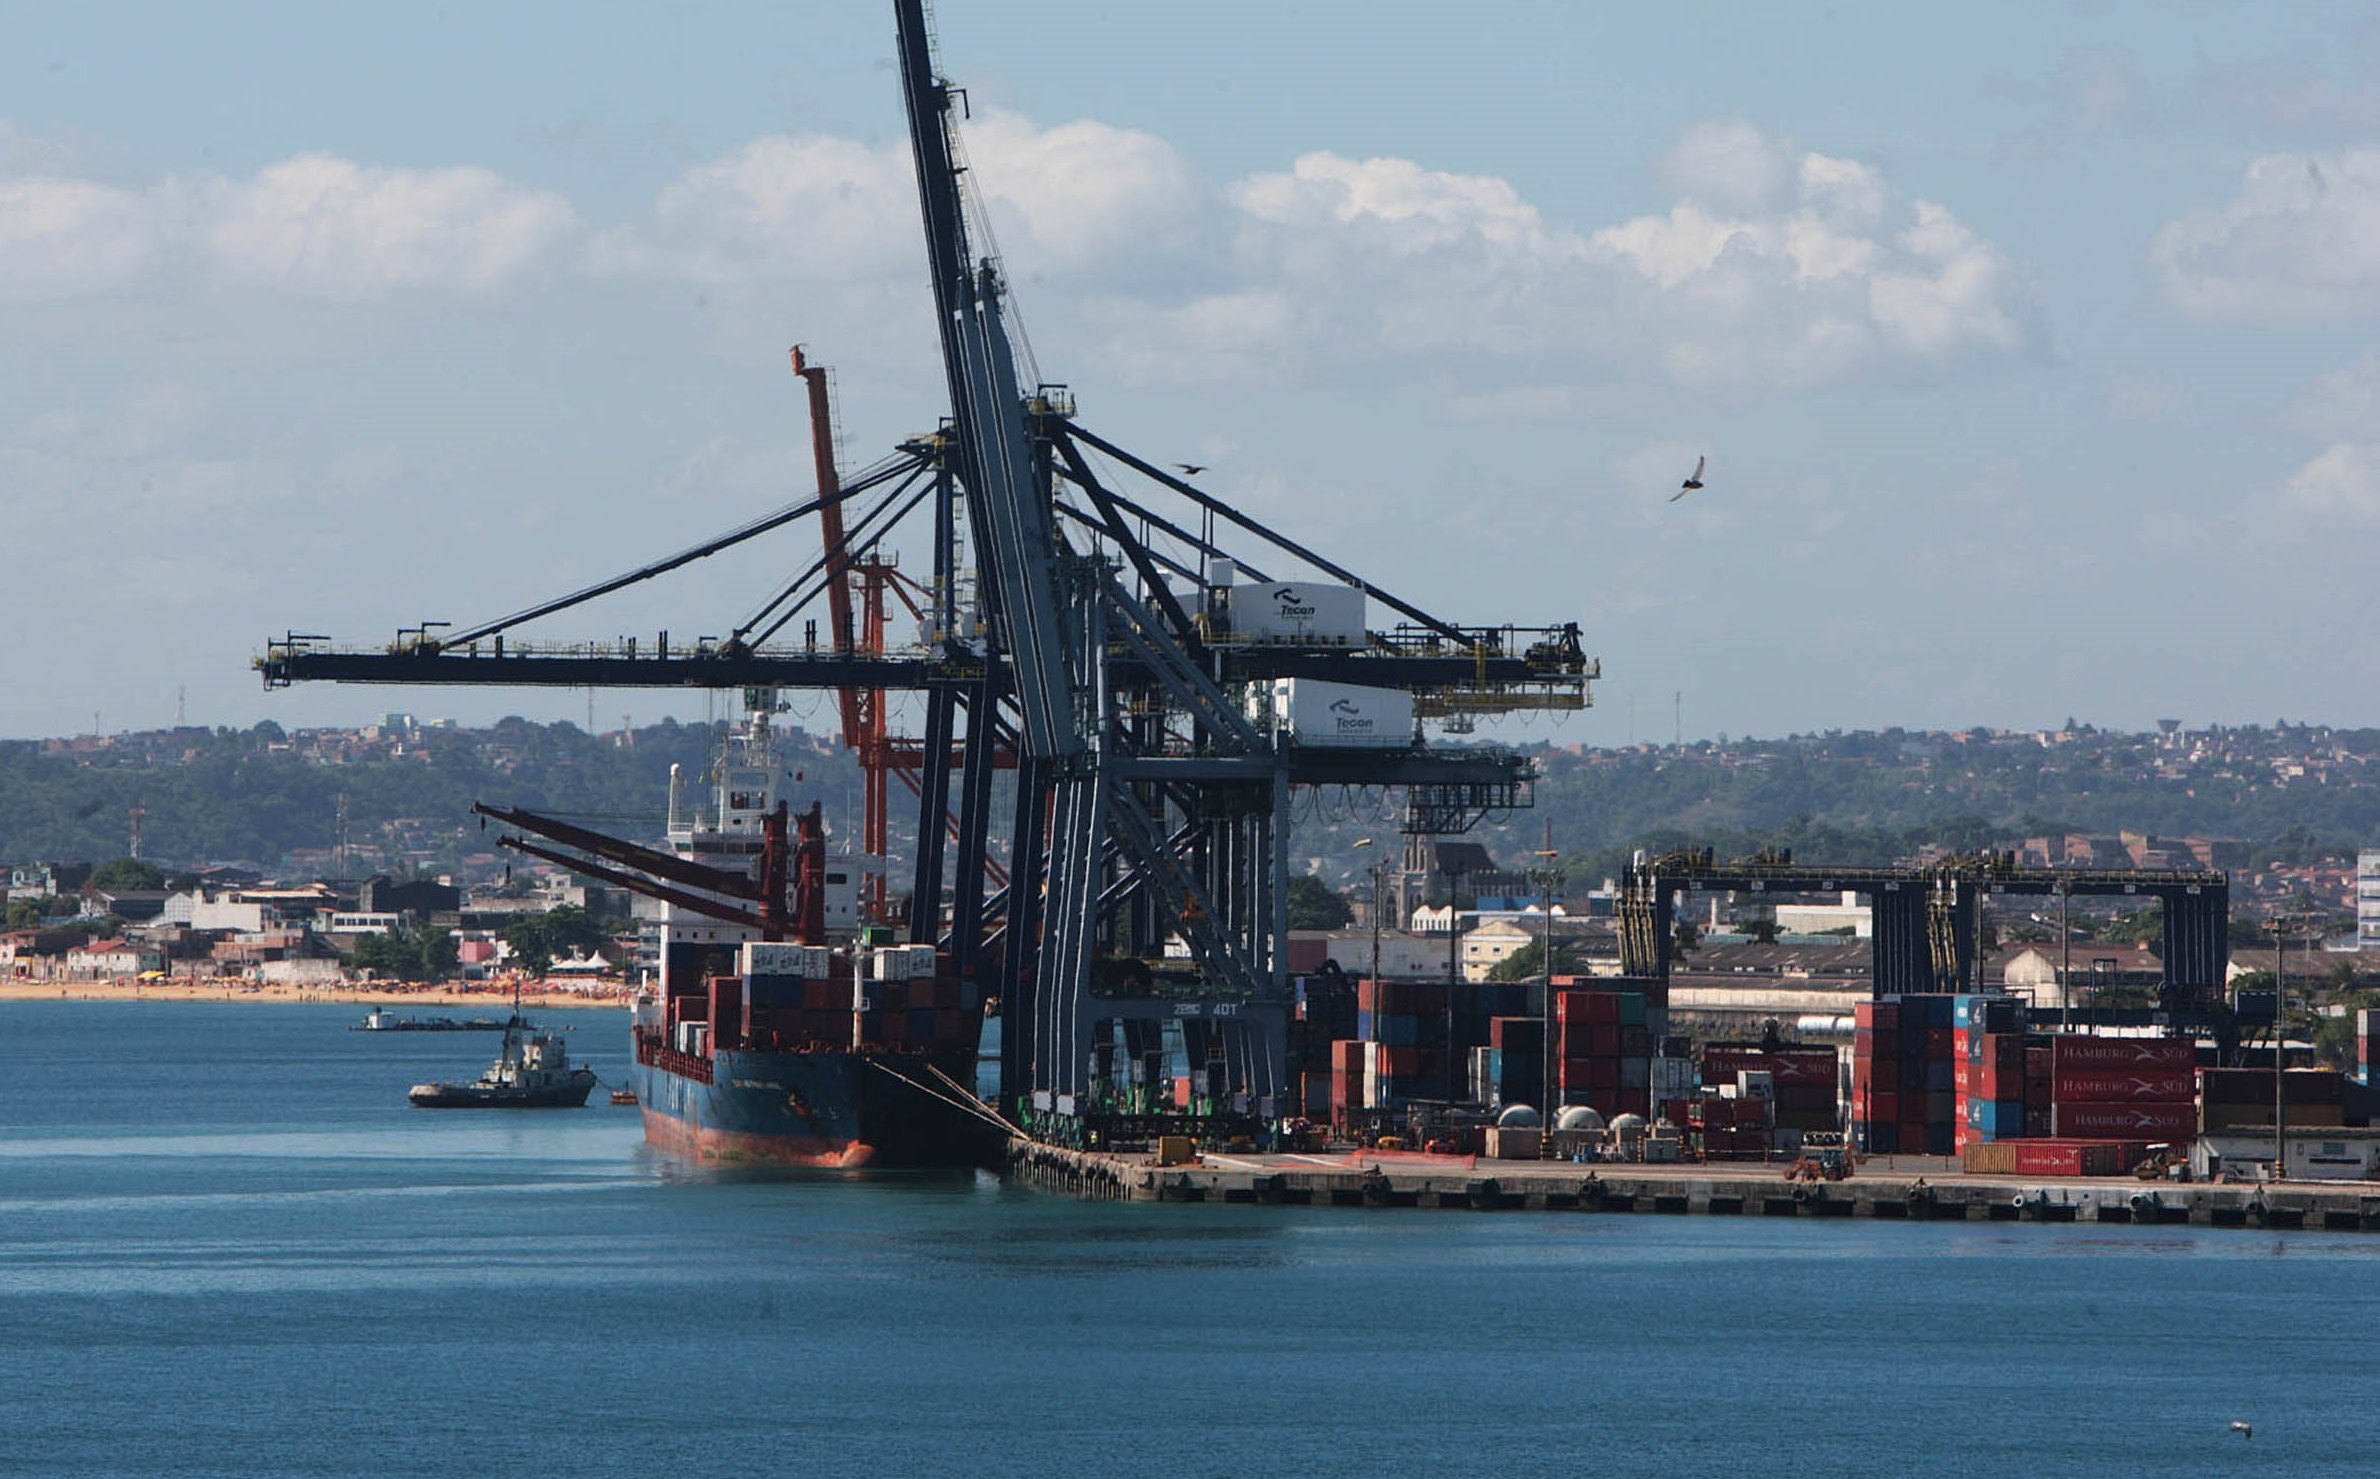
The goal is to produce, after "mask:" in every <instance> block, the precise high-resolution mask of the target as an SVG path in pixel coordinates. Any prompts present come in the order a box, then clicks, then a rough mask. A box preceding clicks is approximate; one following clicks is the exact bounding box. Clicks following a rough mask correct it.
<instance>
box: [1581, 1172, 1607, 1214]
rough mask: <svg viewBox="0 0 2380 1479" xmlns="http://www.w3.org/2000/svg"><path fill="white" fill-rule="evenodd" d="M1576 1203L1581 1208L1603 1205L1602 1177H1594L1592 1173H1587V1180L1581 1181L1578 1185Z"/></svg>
mask: <svg viewBox="0 0 2380 1479" xmlns="http://www.w3.org/2000/svg"><path fill="white" fill-rule="evenodd" d="M1578 1203H1579V1205H1580V1206H1582V1207H1600V1206H1602V1205H1603V1178H1602V1177H1600V1176H1598V1175H1596V1174H1595V1173H1594V1172H1592V1171H1589V1172H1588V1173H1587V1179H1586V1180H1584V1181H1581V1182H1580V1183H1579V1184H1578Z"/></svg>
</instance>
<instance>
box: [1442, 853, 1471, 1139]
mask: <svg viewBox="0 0 2380 1479" xmlns="http://www.w3.org/2000/svg"><path fill="white" fill-rule="evenodd" d="M1442 866H1445V872H1446V1102H1447V1103H1448V1104H1450V1105H1451V1104H1453V1103H1454V1102H1455V1099H1454V994H1455V992H1456V991H1457V990H1458V989H1460V987H1461V985H1462V980H1463V968H1462V955H1463V944H1462V941H1463V932H1462V923H1463V913H1462V903H1463V875H1464V874H1466V873H1468V872H1469V871H1470V870H1469V869H1468V868H1465V867H1463V866H1462V865H1461V864H1459V863H1458V864H1452V865H1442Z"/></svg>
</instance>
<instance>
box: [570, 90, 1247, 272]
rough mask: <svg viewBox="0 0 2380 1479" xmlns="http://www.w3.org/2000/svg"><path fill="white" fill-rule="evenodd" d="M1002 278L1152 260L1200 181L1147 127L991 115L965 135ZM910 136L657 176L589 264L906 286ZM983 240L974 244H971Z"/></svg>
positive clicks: (751, 153)
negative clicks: (651, 191) (645, 210)
mask: <svg viewBox="0 0 2380 1479" xmlns="http://www.w3.org/2000/svg"><path fill="white" fill-rule="evenodd" d="M966 146H967V150H968V159H969V163H970V165H971V170H970V178H971V180H972V181H973V183H974V186H975V188H976V189H977V190H980V191H981V192H983V199H984V203H985V205H986V208H987V209H988V210H989V211H990V213H991V216H992V230H993V233H994V235H995V236H996V237H997V238H998V241H999V246H1000V248H1001V252H1002V254H1003V257H1004V258H1005V259H1006V261H1007V264H1008V267H1009V269H1010V271H1011V273H1012V274H1014V275H1018V276H1023V275H1026V274H1030V273H1034V272H1040V271H1063V272H1069V273H1073V272H1084V271H1091V272H1096V271H1099V270H1103V269H1109V268H1113V267H1115V266H1118V265H1119V264H1129V263H1133V262H1140V261H1146V260H1148V259H1150V258H1152V257H1155V256H1162V255H1164V253H1163V252H1162V251H1161V250H1157V251H1153V250H1152V248H1153V247H1156V248H1162V247H1163V246H1164V244H1166V243H1168V242H1178V241H1179V240H1180V239H1181V237H1182V236H1183V235H1184V234H1185V233H1187V232H1190V231H1192V230H1194V229H1195V228H1196V227H1197V226H1198V224H1199V221H1200V217H1201V208H1202V206H1205V205H1207V204H1209V202H1210V197H1209V193H1208V192H1207V191H1206V189H1205V187H1203V186H1202V185H1201V184H1200V183H1199V181H1198V179H1197V176H1196V174H1195V172H1193V171H1192V170H1191V168H1190V167H1189V165H1188V163H1187V162H1186V161H1184V160H1183V159H1182V157H1181V155H1180V154H1179V153H1177V152H1176V151H1175V150H1174V148H1173V147H1172V146H1171V145H1170V144H1167V143H1165V142H1164V141H1163V140H1161V139H1158V138H1156V137H1155V136H1154V135H1151V134H1145V133H1140V132H1137V131H1135V130H1132V129H1122V128H1113V127H1110V126H1109V125H1107V124H1104V123H1094V122H1090V121H1088V120H1085V121H1079V122H1075V123H1067V124H1060V125H1058V126H1056V127H1054V128H1041V127H1038V126H1036V125H1035V124H1033V123H1032V122H1030V121H1029V120H1027V119H1024V118H1022V117H1020V116H1018V115H1016V114H1014V113H1005V112H996V111H995V112H987V113H985V114H982V115H980V116H979V117H978V118H977V119H976V120H975V122H974V123H972V124H971V125H970V126H969V127H968V129H967V132H966ZM914 180H915V177H914V174H913V173H912V166H911V163H910V158H909V149H908V146H907V144H905V143H899V142H895V143H889V144H881V145H876V144H863V143H859V142H857V141H854V140H850V139H840V138H834V137H831V136H827V135H822V134H803V135H794V136H789V135H770V136H768V137H765V138H759V139H754V140H753V141H751V142H750V143H747V144H744V145H742V146H740V147H738V148H736V149H734V150H731V151H730V152H728V153H727V154H724V155H722V156H720V157H719V158H717V159H714V160H711V161H708V162H707V163H704V164H700V165H696V166H695V167H693V168H692V169H689V170H687V171H685V172H684V173H683V174H681V175H680V176H679V177H678V178H677V179H675V180H673V181H671V182H670V183H669V184H668V185H666V186H664V187H663V188H662V190H661V191H660V193H659V194H658V195H657V196H656V197H655V198H654V202H653V209H652V212H651V215H650V217H649V218H648V219H647V220H645V221H642V222H639V223H636V224H634V225H630V226H622V227H619V228H615V229H613V230H610V231H606V232H604V233H602V234H601V235H600V236H598V237H597V238H596V239H595V240H594V242H592V243H591V244H590V247H589V250H588V264H589V266H590V268H591V270H593V271H595V272H598V273H600V274H608V275H624V276H657V277H670V278H679V279H684V280H687V281H691V282H696V283H704V284H710V285H720V286H725V285H732V284H750V283H763V282H771V281H783V280H787V279H794V280H804V279H813V278H824V279H848V278H868V279H880V278H884V277H888V276H889V277H896V278H898V279H899V280H900V281H901V282H903V283H904V284H906V283H908V282H910V281H911V280H913V279H915V278H917V276H918V273H919V272H920V271H921V270H922V268H921V262H922V255H923V249H922V248H921V247H920V246H919V245H918V240H917V188H916V185H915V183H914ZM976 245H977V247H978V249H979V250H981V249H983V248H984V244H983V243H977V244H976Z"/></svg>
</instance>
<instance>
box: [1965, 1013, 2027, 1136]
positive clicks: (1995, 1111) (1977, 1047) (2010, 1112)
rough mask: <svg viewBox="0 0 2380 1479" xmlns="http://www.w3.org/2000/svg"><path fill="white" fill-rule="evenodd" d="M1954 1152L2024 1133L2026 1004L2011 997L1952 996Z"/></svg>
mask: <svg viewBox="0 0 2380 1479" xmlns="http://www.w3.org/2000/svg"><path fill="white" fill-rule="evenodd" d="M1950 1018H1951V1033H1950V1035H1951V1050H1952V1052H1954V1053H1955V1054H1956V1055H1957V1059H1958V1066H1957V1076H1958V1089H1957V1096H1958V1102H1957V1106H1956V1113H1957V1120H1958V1129H1957V1133H1956V1135H1955V1136H1954V1141H1955V1144H1956V1146H1957V1148H1958V1149H1959V1150H1962V1151H1963V1150H1965V1149H1966V1148H1967V1147H1968V1146H1970V1145H1986V1144H1989V1143H1991V1142H1992V1141H1995V1140H2013V1139H2016V1138H2017V1137H2019V1136H2021V1135H2023V1134H2024V1133H2025V1004H2024V1002H2023V1001H2022V1000H2021V999H2019V998H2017V997H2014V996H2005V995H1990V996H1959V997H1954V998H1952V1001H1951V1008H1950Z"/></svg>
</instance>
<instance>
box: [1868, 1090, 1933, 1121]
mask: <svg viewBox="0 0 2380 1479" xmlns="http://www.w3.org/2000/svg"><path fill="white" fill-rule="evenodd" d="M1868 1106H1869V1108H1870V1109H1871V1110H1872V1111H1873V1112H1872V1113H1870V1114H1869V1115H1868V1118H1869V1119H1872V1120H1879V1121H1887V1122H1889V1121H1893V1120H1897V1119H1899V1118H1900V1117H1901V1096H1900V1095H1898V1094H1895V1093H1890V1092H1886V1091H1879V1092H1877V1093H1875V1094H1873V1095H1871V1096H1869V1100H1868ZM1922 1118H1923V1116H1922V1115H1921V1116H1920V1119H1922Z"/></svg>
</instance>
